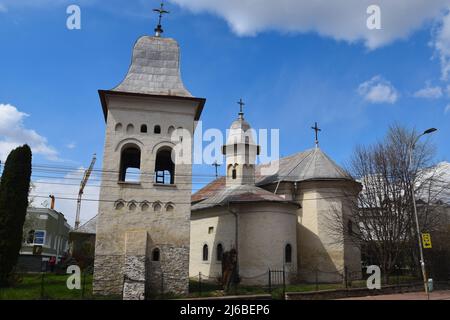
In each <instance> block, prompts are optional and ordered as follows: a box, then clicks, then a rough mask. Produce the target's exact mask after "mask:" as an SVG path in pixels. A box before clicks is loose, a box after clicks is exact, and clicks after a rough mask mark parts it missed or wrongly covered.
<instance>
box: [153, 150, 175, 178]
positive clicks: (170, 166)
mask: <svg viewBox="0 0 450 320" xmlns="http://www.w3.org/2000/svg"><path fill="white" fill-rule="evenodd" d="M155 182H156V183H158V184H174V183H175V164H174V163H173V161H172V149H170V148H162V149H160V150H159V151H158V153H157V155H156V165H155Z"/></svg>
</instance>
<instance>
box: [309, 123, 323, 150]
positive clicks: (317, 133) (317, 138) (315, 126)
mask: <svg viewBox="0 0 450 320" xmlns="http://www.w3.org/2000/svg"><path fill="white" fill-rule="evenodd" d="M311 129H313V130H314V131H315V132H316V147H318V146H319V132H321V131H322V129H320V128H319V126H318V125H317V122H316V124H315V125H314V127H311Z"/></svg>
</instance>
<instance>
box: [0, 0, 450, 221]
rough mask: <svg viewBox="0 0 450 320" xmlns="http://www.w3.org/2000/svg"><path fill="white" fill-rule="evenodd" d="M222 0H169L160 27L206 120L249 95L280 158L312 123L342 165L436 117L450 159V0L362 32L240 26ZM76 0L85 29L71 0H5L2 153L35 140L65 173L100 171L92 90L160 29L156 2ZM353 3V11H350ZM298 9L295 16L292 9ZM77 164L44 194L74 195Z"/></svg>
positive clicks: (233, 111)
mask: <svg viewBox="0 0 450 320" xmlns="http://www.w3.org/2000/svg"><path fill="white" fill-rule="evenodd" d="M352 1H353V0H352ZM399 1H400V0H399ZM214 2H215V1H210V2H205V1H192V2H191V3H190V4H189V3H188V2H187V1H183V0H173V1H171V2H170V3H169V4H168V8H169V10H171V14H170V15H169V16H168V17H167V18H166V19H165V20H164V27H165V34H164V35H165V36H167V37H173V38H175V39H176V40H177V41H178V42H179V43H180V46H181V50H182V61H181V65H182V77H183V80H184V83H185V86H186V87H187V88H188V90H190V91H191V92H192V94H193V95H195V96H198V97H204V98H206V99H207V103H206V107H205V109H204V112H203V115H202V120H203V127H204V128H205V129H207V128H218V129H221V130H226V129H227V128H228V127H229V125H230V124H231V122H232V121H233V120H234V119H235V117H236V115H237V112H238V105H237V104H236V101H238V99H239V98H240V97H242V98H243V99H244V100H245V101H246V103H247V105H246V108H245V112H246V118H247V119H248V121H249V122H250V123H251V124H252V126H253V127H254V128H268V129H270V128H276V129H280V139H281V141H280V143H281V144H280V152H281V155H282V156H287V155H290V154H292V153H295V152H299V151H302V150H304V149H308V148H311V147H313V146H314V132H313V131H312V130H311V129H310V127H311V126H312V125H313V124H314V122H316V121H317V122H318V123H319V126H321V128H322V129H323V132H322V133H321V135H320V144H321V147H322V148H323V150H324V151H325V152H326V153H328V154H329V155H330V156H331V157H332V158H334V159H335V160H336V161H337V162H338V163H340V164H344V163H345V162H346V161H347V160H348V159H349V157H350V156H351V152H352V150H353V148H354V147H355V146H356V145H357V144H370V143H373V142H375V141H377V140H378V139H381V138H382V136H383V135H384V133H385V132H386V130H387V128H388V126H389V125H390V124H393V123H394V122H397V123H399V124H402V125H406V126H408V127H415V128H417V129H418V130H423V129H427V128H429V127H436V128H438V129H439V132H438V133H436V134H435V135H434V136H433V137H432V140H433V142H434V143H436V145H437V147H438V149H437V157H436V161H444V160H445V161H449V160H450V148H449V142H448V140H449V137H450V107H447V106H449V105H450V95H449V94H450V92H447V86H448V85H449V84H450V82H449V81H448V80H446V77H445V68H446V66H447V63H448V61H447V60H446V59H447V58H448V56H450V50H449V49H448V48H447V46H448V47H449V48H450V41H448V42H447V40H450V36H449V34H450V33H449V32H447V29H446V28H449V29H450V21H447V20H450V19H449V18H448V15H447V11H445V10H444V9H445V5H446V4H447V2H448V1H441V4H442V5H440V6H438V7H436V10H435V11H433V12H427V13H426V14H425V13H424V16H423V17H420V16H418V17H413V18H411V20H412V22H411V26H409V25H408V24H407V22H404V23H403V24H401V25H400V26H399V27H398V28H399V29H398V30H400V29H401V32H400V31H398V30H397V29H395V25H392V24H391V21H394V20H395V19H394V18H395V16H393V17H394V18H392V17H391V16H392V15H393V13H392V12H389V13H386V16H387V17H386V23H387V27H384V29H383V31H382V32H381V31H380V35H379V36H378V35H376V34H375V35H374V34H373V33H368V32H369V31H367V30H364V31H361V32H359V33H358V32H356V33H355V34H353V33H351V32H349V31H346V30H343V31H342V34H339V32H340V31H339V30H338V31H335V30H336V28H334V29H333V28H332V27H333V23H331V22H326V23H324V24H320V23H316V22H314V23H311V24H310V25H307V24H306V23H307V22H304V23H305V24H306V25H302V24H301V23H300V24H299V25H295V23H289V24H288V25H284V24H283V23H284V21H283V20H282V19H281V20H276V19H275V20H270V21H268V22H267V26H265V25H264V21H265V20H264V19H265V18H267V16H266V15H265V14H264V13H261V12H259V11H258V12H257V13H253V14H252V13H251V12H249V13H248V14H249V15H248V16H244V17H242V19H243V21H245V22H246V25H240V24H239V23H240V22H239V20H236V19H237V18H236V16H235V15H233V14H232V12H230V11H229V8H228V7H224V2H223V1H216V2H217V8H212V7H211V3H214ZM244 2H245V1H244ZM282 2H283V5H287V4H288V2H289V1H288V0H283V1H282ZM300 2H304V1H300ZM350 2H351V1H350ZM379 2H383V1H379ZM400 2H401V1H400ZM412 2H417V1H412ZM71 3H75V4H79V5H80V7H81V10H82V11H81V12H82V16H81V18H82V29H81V30H72V31H71V30H68V29H67V28H66V19H67V17H68V15H67V14H66V7H67V5H68V2H66V1H65V0H59V1H45V0H41V1H35V2H32V1H27V0H23V2H21V1H18V2H13V1H9V0H0V43H1V47H0V105H3V109H1V107H0V117H3V120H2V119H1V118H0V157H2V159H3V160H4V157H5V154H6V152H7V151H8V150H9V148H11V147H12V146H13V145H14V144H17V143H25V142H28V143H31V144H32V146H33V145H34V149H35V150H34V163H35V164H39V165H42V164H46V165H50V166H59V167H61V166H64V167H67V170H68V171H69V168H78V167H86V166H88V165H89V162H90V159H91V157H92V154H93V153H97V155H98V156H99V159H100V160H99V161H98V162H97V165H96V167H97V168H98V169H100V168H101V158H102V152H103V142H104V128H105V125H104V120H103V115H102V111H101V106H100V101H99V98H98V94H97V90H98V89H111V88H113V87H115V86H116V85H117V84H118V83H119V82H120V81H121V80H122V79H123V77H124V76H125V74H126V72H127V69H128V66H129V63H130V59H131V51H132V47H133V44H134V42H135V41H136V40H137V39H138V37H139V36H141V35H144V34H152V33H153V29H154V27H155V22H156V17H155V16H154V14H153V13H152V12H151V9H152V8H153V7H156V6H157V2H155V1H126V2H125V1H122V2H121V3H120V4H119V2H118V1H110V2H108V5H105V4H104V2H103V3H102V2H99V1H89V0H85V1H73V2H71ZM267 3H269V2H267ZM179 4H181V5H182V6H181V7H180V6H179ZM244 9H245V6H244ZM300 9H302V8H299V10H300ZM348 10H350V13H349V14H351V13H352V12H351V10H353V9H348ZM382 13H383V11H382ZM258 14H259V16H258ZM353 14H358V15H361V16H362V17H365V14H366V13H365V12H362V13H361V12H358V13H353ZM324 16H326V15H324ZM254 17H255V18H254ZM382 17H383V16H382ZM253 18H254V20H255V21H254V22H252V20H251V19H253ZM272 18H273V17H272ZM272 18H271V19H272ZM301 18H302V17H298V19H301ZM273 19H274V18H273ZM289 19H291V20H292V21H294V22H295V21H297V20H295V19H296V16H295V14H294V16H293V17H288V18H286V20H289ZM317 19H318V20H317V21H319V20H320V19H325V18H323V17H322V16H320V15H319V16H317ZM291 20H289V21H291ZM236 21H238V22H236ZM302 21H303V20H302ZM334 23H336V24H338V23H339V25H340V24H342V23H343V22H342V21H335V22H334ZM329 24H331V25H329ZM388 27H391V28H392V29H389V28H388ZM348 29H349V30H353V29H354V28H353V27H352V26H349V28H348ZM307 30H309V32H304V31H307ZM330 30H331V31H330ZM361 30H362V29H361ZM405 30H406V31H405ZM397 31H398V32H397ZM370 32H377V31H374V30H372V31H370ZM6 105H9V108H8V109H7V108H5V106H6ZM446 109H447V111H446ZM2 111H3V112H4V113H3V115H2V113H1V112H2ZM6 113H7V114H6ZM7 115H8V116H9V117H11V118H7V117H6V116H7ZM5 119H8V120H7V121H6V120H5ZM2 126H3V128H2ZM8 126H14V127H13V128H10V127H8ZM11 132H13V134H11ZM39 174H42V175H44V173H36V175H37V176H38V177H36V178H35V180H36V179H37V180H38V179H39V178H40V176H39ZM47 174H48V173H47ZM71 174H74V177H75V178H74V179H73V181H72V182H71V183H73V184H75V185H74V186H70V187H69V186H65V189H64V190H65V191H64V192H63V191H61V189H62V188H61V186H58V185H53V186H52V185H47V186H45V187H44V186H41V187H40V188H41V189H39V192H37V193H38V194H39V195H41V196H43V195H44V194H46V193H58V192H60V193H61V194H64V195H65V196H67V197H70V195H71V197H76V192H77V191H76V190H77V187H76V184H78V183H79V182H78V181H77V180H76V178H77V177H78V176H77V173H71ZM194 174H211V175H212V174H214V168H213V167H210V166H203V167H198V166H197V167H195V171H194ZM49 175H50V176H52V174H49ZM61 179H62V178H61ZM203 180H204V179H203ZM203 180H202V181H203ZM60 181H63V180H60ZM64 181H66V180H64ZM97 189H98V188H95V187H91V189H89V191H87V192H86V194H87V195H86V197H88V198H89V197H90V196H91V197H95V196H96V194H97V193H98V191H97ZM43 200H44V199H43V198H42V199H39V200H37V202H38V203H37V204H39V203H40V202H42V201H43ZM72 202H73V201H72ZM57 203H58V202H57ZM59 205H60V207H59V209H60V210H62V211H63V210H66V211H70V212H69V213H68V216H69V217H70V218H69V221H70V219H71V217H72V216H73V209H74V204H72V203H71V204H70V205H69V204H67V203H64V202H63V201H61V202H59ZM85 210H86V211H89V212H86V214H85V215H84V217H85V218H84V220H86V219H87V217H90V216H92V214H95V212H94V211H95V210H96V209H95V204H92V206H90V205H88V206H87V207H86V209H85Z"/></svg>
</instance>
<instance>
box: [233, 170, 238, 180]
mask: <svg viewBox="0 0 450 320" xmlns="http://www.w3.org/2000/svg"><path fill="white" fill-rule="evenodd" d="M232 178H233V180H236V178H237V172H236V169H233V175H232Z"/></svg>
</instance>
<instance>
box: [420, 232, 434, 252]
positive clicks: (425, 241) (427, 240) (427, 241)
mask: <svg viewBox="0 0 450 320" xmlns="http://www.w3.org/2000/svg"><path fill="white" fill-rule="evenodd" d="M422 245H423V248H424V249H431V248H432V246H431V235H430V234H429V233H422Z"/></svg>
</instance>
